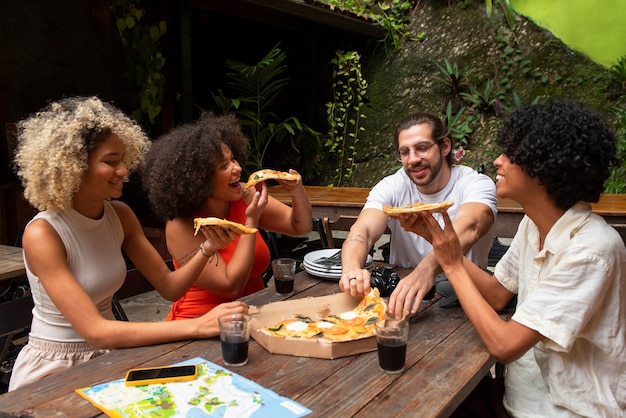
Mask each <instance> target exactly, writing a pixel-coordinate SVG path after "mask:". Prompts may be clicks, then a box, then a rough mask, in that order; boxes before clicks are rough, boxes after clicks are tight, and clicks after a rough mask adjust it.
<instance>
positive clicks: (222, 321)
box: [218, 314, 250, 366]
mask: <svg viewBox="0 0 626 418" xmlns="http://www.w3.org/2000/svg"><path fill="white" fill-rule="evenodd" d="M218 322H219V327H220V341H221V342H222V357H223V359H224V364H225V365H226V366H243V365H245V364H246V363H248V343H249V342H250V315H246V314H229V315H223V316H220V317H219V319H218Z"/></svg>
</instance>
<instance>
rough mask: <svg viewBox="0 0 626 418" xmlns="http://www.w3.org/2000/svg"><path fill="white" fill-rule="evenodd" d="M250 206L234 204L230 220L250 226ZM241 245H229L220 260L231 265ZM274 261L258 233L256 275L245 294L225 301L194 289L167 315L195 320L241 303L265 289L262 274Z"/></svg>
mask: <svg viewBox="0 0 626 418" xmlns="http://www.w3.org/2000/svg"><path fill="white" fill-rule="evenodd" d="M246 207H247V205H246V202H245V201H243V200H237V201H234V202H232V203H231V205H230V211H229V213H228V216H227V217H226V219H228V220H229V221H233V222H238V223H241V224H245V222H246ZM193 216H194V217H206V216H207V215H206V214H204V213H201V212H198V213H194V214H193ZM238 242H239V236H237V238H235V239H233V240H232V241H231V242H229V243H228V245H227V246H226V248H224V249H222V250H219V253H220V256H221V257H222V259H223V260H224V261H225V262H226V264H228V262H230V259H231V258H232V256H233V253H234V252H235V248H236V247H237V243H238ZM270 260H271V255H270V250H269V247H268V246H267V244H266V243H265V241H264V240H263V238H262V237H261V235H260V234H258V233H257V237H256V243H255V248H254V261H253V262H252V271H251V272H250V277H249V278H248V283H247V284H246V287H245V288H244V290H243V292H242V293H241V294H240V295H238V296H235V297H224V296H219V295H216V294H215V293H211V292H209V291H208V290H206V289H203V288H201V287H199V286H196V285H194V286H191V287H190V288H189V290H187V292H186V293H185V294H184V295H183V296H182V297H181V298H180V299H178V300H177V301H176V302H174V303H173V304H172V309H171V310H170V312H169V314H168V315H167V318H166V319H167V320H168V321H173V320H176V319H184V318H195V317H197V316H199V315H202V314H205V313H207V312H209V311H210V310H211V309H213V308H215V307H216V306H217V305H219V304H220V303H224V302H230V301H233V300H235V299H238V298H240V297H242V296H246V295H249V294H252V293H254V292H258V291H259V290H262V289H263V288H264V287H265V284H264V283H263V277H262V276H261V274H263V272H264V271H265V270H267V268H268V267H269V264H270ZM172 261H173V263H174V267H175V268H176V269H178V268H179V266H178V263H177V262H176V260H172Z"/></svg>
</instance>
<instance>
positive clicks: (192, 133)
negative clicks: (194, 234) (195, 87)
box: [140, 112, 248, 220]
mask: <svg viewBox="0 0 626 418" xmlns="http://www.w3.org/2000/svg"><path fill="white" fill-rule="evenodd" d="M222 144H224V145H226V146H227V147H228V148H229V149H230V150H231V152H232V153H233V157H234V158H235V159H236V160H237V161H238V162H239V164H241V165H242V166H243V165H245V163H246V160H247V154H246V152H247V144H248V140H247V139H246V137H245V136H244V135H243V133H242V132H241V128H240V126H239V124H238V123H237V120H236V118H235V117H234V116H233V115H222V116H216V115H215V114H213V113H210V112H207V113H204V114H203V115H202V116H200V118H199V119H198V120H197V121H196V122H193V123H189V124H186V125H182V126H179V127H177V128H175V129H173V130H172V131H170V132H169V133H167V134H165V135H163V136H161V137H160V138H159V139H158V140H157V141H155V142H154V144H153V145H152V147H151V148H150V151H149V152H148V153H147V154H146V157H145V160H144V162H143V164H142V166H141V168H140V169H141V176H142V182H143V187H144V189H145V190H146V192H147V196H148V200H149V201H150V204H151V206H152V209H153V211H154V213H155V215H157V216H158V217H160V218H161V219H163V220H167V219H173V218H177V217H186V216H192V214H193V212H195V211H198V210H199V209H200V208H201V207H202V205H203V204H204V203H205V202H206V201H207V199H208V198H209V197H211V196H212V195H213V184H212V179H213V176H214V173H215V170H216V167H217V165H218V163H220V162H221V161H222V160H223V154H222Z"/></svg>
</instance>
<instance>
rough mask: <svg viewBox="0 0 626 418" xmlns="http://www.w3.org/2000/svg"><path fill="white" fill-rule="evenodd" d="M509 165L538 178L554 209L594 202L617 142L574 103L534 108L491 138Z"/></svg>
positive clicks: (605, 127) (515, 117) (615, 161)
mask: <svg viewBox="0 0 626 418" xmlns="http://www.w3.org/2000/svg"><path fill="white" fill-rule="evenodd" d="M496 143H497V144H498V145H499V146H500V147H502V152H503V154H504V155H506V156H507V157H508V158H509V159H510V160H511V162H512V163H514V164H517V165H519V166H520V167H521V168H522V170H524V172H525V173H526V174H528V175H529V176H530V177H531V178H538V179H539V180H540V181H541V183H542V184H543V185H544V186H545V187H546V190H547V192H548V194H549V195H550V196H551V197H552V198H553V200H554V202H555V204H556V205H557V206H558V207H560V208H561V209H564V210H567V209H569V208H570V207H571V206H572V205H573V204H574V203H576V202H577V201H581V200H582V201H586V202H597V201H598V199H599V198H600V194H601V193H602V192H603V190H604V182H605V180H606V179H607V178H608V177H609V174H610V171H611V167H613V166H615V165H617V164H618V163H619V160H618V158H617V150H616V144H617V137H616V136H615V134H614V132H613V131H612V130H611V128H610V127H609V126H608V125H607V124H606V123H605V122H603V121H602V119H601V118H599V117H598V116H597V115H595V114H594V113H592V112H590V111H589V110H586V109H585V108H583V107H582V106H580V105H578V104H576V103H569V102H556V103H552V104H538V105H532V106H529V107H526V108H522V109H519V110H516V111H515V112H513V114H512V115H511V117H510V118H509V119H508V120H507V121H506V122H505V123H504V125H503V126H502V128H500V130H499V131H498V134H497V136H496Z"/></svg>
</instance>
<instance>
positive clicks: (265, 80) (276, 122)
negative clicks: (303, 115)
mask: <svg viewBox="0 0 626 418" xmlns="http://www.w3.org/2000/svg"><path fill="white" fill-rule="evenodd" d="M285 58H286V55H285V53H284V52H283V51H281V49H280V48H279V45H276V46H275V47H274V48H273V49H272V50H271V51H270V52H269V53H268V54H267V55H265V56H264V57H263V58H261V60H260V61H259V62H257V63H256V64H254V65H248V64H244V63H241V62H236V61H232V60H227V61H226V67H227V71H226V78H227V81H226V86H227V87H228V89H229V92H228V94H227V93H225V92H224V91H222V90H218V92H217V94H214V93H211V94H212V96H213V100H214V101H215V103H216V105H217V106H218V107H219V108H220V110H221V111H222V112H223V113H232V114H235V115H236V116H237V119H238V120H239V123H240V124H241V126H242V130H243V131H244V133H245V134H246V136H248V138H249V139H250V142H249V154H248V163H247V165H246V167H245V171H247V173H248V174H249V173H252V172H253V171H256V170H258V169H261V168H265V163H266V156H267V152H268V150H269V149H270V148H271V146H276V145H282V146H286V147H289V148H290V149H291V150H292V151H293V152H295V153H297V154H298V155H300V156H302V157H307V156H308V157H312V156H316V155H317V154H318V153H319V150H320V139H319V137H320V134H319V133H318V132H316V131H315V130H313V129H311V128H310V127H308V126H307V125H305V124H303V123H301V122H300V121H299V120H298V119H297V118H296V117H293V116H289V117H285V118H284V117H282V116H280V115H278V114H276V113H275V111H276V109H277V108H281V106H280V105H281V102H280V100H281V93H282V92H283V90H284V89H285V88H286V87H287V86H288V84H289V78H287V77H286V76H285V72H286V71H287V66H286V65H285V64H284V61H285ZM282 108H285V106H284V104H282Z"/></svg>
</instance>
